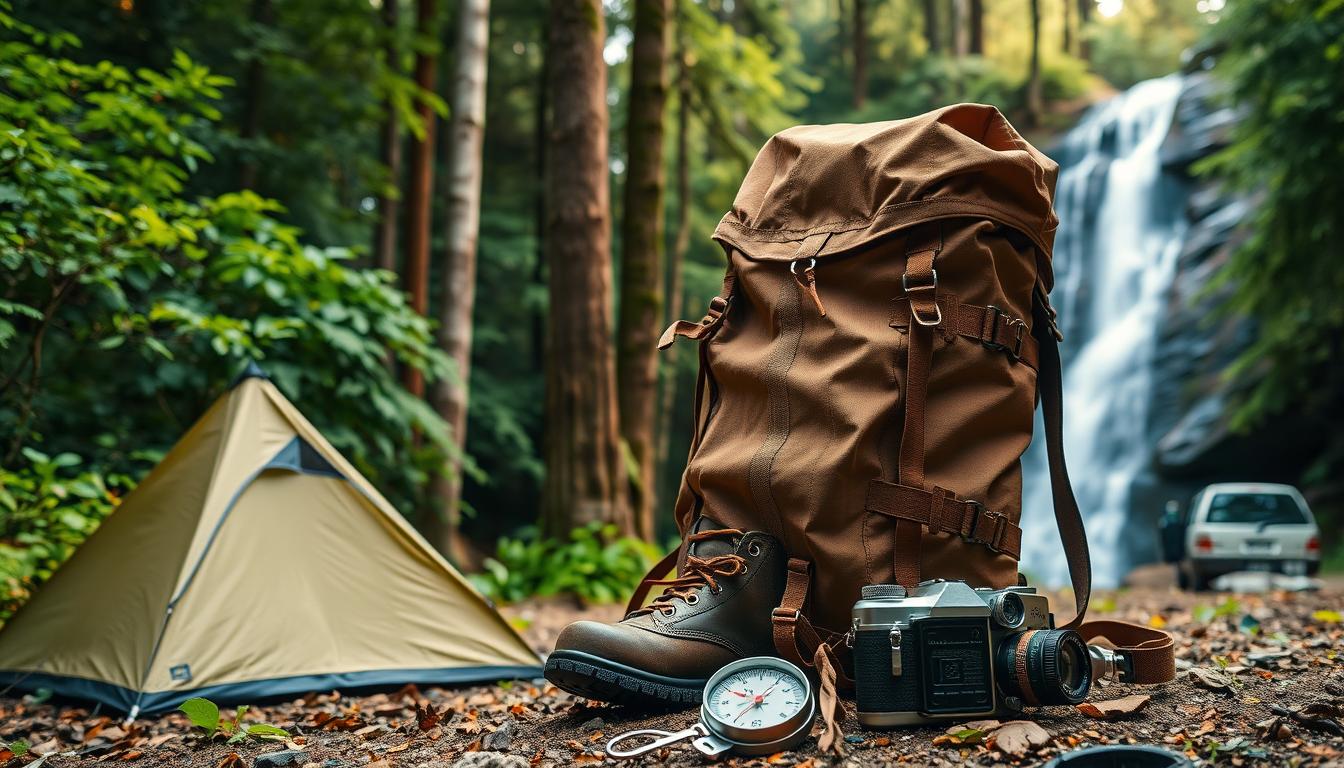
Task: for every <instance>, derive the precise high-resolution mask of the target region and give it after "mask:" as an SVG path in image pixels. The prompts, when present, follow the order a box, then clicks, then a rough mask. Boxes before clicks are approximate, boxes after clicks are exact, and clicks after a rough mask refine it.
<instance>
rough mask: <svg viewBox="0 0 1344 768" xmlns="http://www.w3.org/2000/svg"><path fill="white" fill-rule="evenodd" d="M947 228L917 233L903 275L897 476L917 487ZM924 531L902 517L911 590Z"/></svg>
mask: <svg viewBox="0 0 1344 768" xmlns="http://www.w3.org/2000/svg"><path fill="white" fill-rule="evenodd" d="M941 227H942V225H941V224H939V225H938V229H937V230H936V231H937V239H936V240H935V241H932V242H930V241H928V238H929V237H930V235H931V234H932V233H933V231H934V230H932V229H922V230H916V231H915V232H912V233H911V235H910V238H909V240H907V242H906V256H905V273H904V274H902V275H901V288H902V289H904V290H905V298H906V302H907V304H908V305H909V307H910V313H911V320H912V322H911V323H910V328H909V331H908V333H907V336H908V338H909V343H908V344H907V348H906V362H905V396H904V397H903V398H902V400H903V401H904V404H905V405H904V409H903V423H902V425H901V449H900V453H899V456H898V459H897V461H898V466H897V479H898V480H899V482H900V483H901V484H902V485H907V486H912V487H915V488H922V487H924V404H925V397H926V395H927V394H928V388H929V386H928V385H929V366H930V364H931V362H932V358H933V329H934V326H937V325H938V324H940V323H941V322H942V321H943V315H942V310H941V309H940V308H939V306H938V272H937V271H936V270H935V269H934V261H935V260H936V259H937V258H938V254H939V252H940V251H941V250H942V228H941ZM916 243H922V244H918V245H917V244H916ZM923 535H924V532H923V529H922V527H921V526H920V524H919V523H917V522H914V521H912V520H901V519H898V520H897V521H896V542H895V558H896V562H895V563H894V564H893V565H894V570H895V575H896V583H898V584H901V585H902V586H905V587H906V588H908V589H909V588H914V586H915V585H916V584H918V583H919V579H920V576H919V561H920V548H921V547H920V545H921V539H922V538H923Z"/></svg>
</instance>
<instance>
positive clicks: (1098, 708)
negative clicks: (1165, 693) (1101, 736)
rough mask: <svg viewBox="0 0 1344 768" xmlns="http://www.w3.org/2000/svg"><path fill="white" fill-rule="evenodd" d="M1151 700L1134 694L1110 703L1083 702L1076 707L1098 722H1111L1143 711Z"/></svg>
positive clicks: (1112, 700) (1148, 697)
mask: <svg viewBox="0 0 1344 768" xmlns="http://www.w3.org/2000/svg"><path fill="white" fill-rule="evenodd" d="M1152 700H1153V697H1152V696H1146V695H1143V694H1135V695H1133V696H1125V697H1124V698H1120V699H1111V700H1110V701H1085V702H1083V703H1082V704H1079V705H1078V711H1079V712H1082V713H1083V714H1084V715H1087V716H1088V717H1095V718H1097V719H1099V720H1112V719H1115V718H1117V717H1124V716H1125V715H1132V714H1134V713H1135V712H1138V711H1139V710H1141V709H1143V708H1144V707H1145V706H1147V704H1148V702H1150V701H1152ZM1093 738H1096V737H1093Z"/></svg>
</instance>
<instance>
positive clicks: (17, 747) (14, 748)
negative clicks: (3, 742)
mask: <svg viewBox="0 0 1344 768" xmlns="http://www.w3.org/2000/svg"><path fill="white" fill-rule="evenodd" d="M7 748H8V749H9V751H10V752H13V753H14V756H15V757H23V756H24V755H26V754H28V749H29V747H28V742H26V741H24V740H23V739H19V740H18V741H11V742H10V743H9V746H8V747H7Z"/></svg>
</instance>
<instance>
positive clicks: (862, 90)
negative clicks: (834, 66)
mask: <svg viewBox="0 0 1344 768" xmlns="http://www.w3.org/2000/svg"><path fill="white" fill-rule="evenodd" d="M867 5H868V0H854V30H853V32H854V108H855V109H863V105H864V102H866V101H867V100H868V22H867V20H866V19H865V18H864V16H865V15H866V13H867V10H868V9H867V7H866V6H867Z"/></svg>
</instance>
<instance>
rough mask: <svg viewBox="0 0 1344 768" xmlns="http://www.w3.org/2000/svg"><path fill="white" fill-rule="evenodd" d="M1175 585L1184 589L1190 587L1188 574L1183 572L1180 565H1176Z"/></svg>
mask: <svg viewBox="0 0 1344 768" xmlns="http://www.w3.org/2000/svg"><path fill="white" fill-rule="evenodd" d="M1176 586H1178V587H1180V588H1181V589H1184V590H1189V589H1190V574H1188V573H1186V572H1185V569H1184V568H1182V567H1181V566H1179V565H1178V566H1176Z"/></svg>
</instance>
